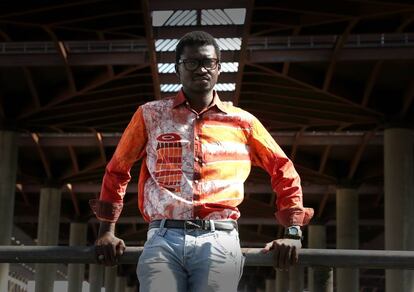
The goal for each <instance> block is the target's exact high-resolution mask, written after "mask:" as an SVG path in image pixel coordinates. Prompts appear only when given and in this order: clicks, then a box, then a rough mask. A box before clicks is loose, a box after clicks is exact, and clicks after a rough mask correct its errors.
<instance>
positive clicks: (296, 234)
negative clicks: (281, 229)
mask: <svg viewBox="0 0 414 292" xmlns="http://www.w3.org/2000/svg"><path fill="white" fill-rule="evenodd" d="M284 238H290V239H299V240H302V230H300V227H299V226H289V227H286V228H285V236H284Z"/></svg>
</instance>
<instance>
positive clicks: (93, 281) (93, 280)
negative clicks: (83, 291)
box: [89, 264, 104, 292]
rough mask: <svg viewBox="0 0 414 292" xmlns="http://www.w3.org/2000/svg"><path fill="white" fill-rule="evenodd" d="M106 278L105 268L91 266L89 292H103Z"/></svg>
mask: <svg viewBox="0 0 414 292" xmlns="http://www.w3.org/2000/svg"><path fill="white" fill-rule="evenodd" d="M103 277H104V266H102V265H96V264H91V265H89V292H101V289H102V284H103Z"/></svg>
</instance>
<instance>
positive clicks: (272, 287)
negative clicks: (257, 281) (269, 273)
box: [265, 279, 276, 292]
mask: <svg viewBox="0 0 414 292" xmlns="http://www.w3.org/2000/svg"><path fill="white" fill-rule="evenodd" d="M265 291H266V292H275V291H276V280H275V279H266V280H265Z"/></svg>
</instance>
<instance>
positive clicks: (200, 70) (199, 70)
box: [195, 65, 208, 74]
mask: <svg viewBox="0 0 414 292" xmlns="http://www.w3.org/2000/svg"><path fill="white" fill-rule="evenodd" d="M207 72H208V70H207V69H206V68H204V66H203V65H200V66H198V68H197V69H196V70H195V73H198V74H205V73H207Z"/></svg>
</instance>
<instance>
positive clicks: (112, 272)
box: [105, 266, 117, 292]
mask: <svg viewBox="0 0 414 292" xmlns="http://www.w3.org/2000/svg"><path fill="white" fill-rule="evenodd" d="M116 274H117V267H116V266H115V267H106V268H105V292H115V281H116Z"/></svg>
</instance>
